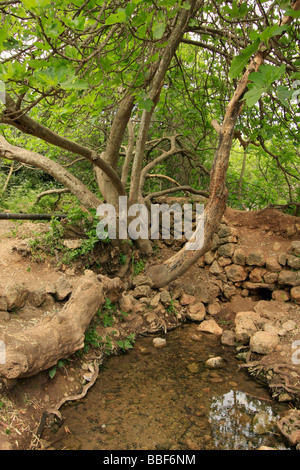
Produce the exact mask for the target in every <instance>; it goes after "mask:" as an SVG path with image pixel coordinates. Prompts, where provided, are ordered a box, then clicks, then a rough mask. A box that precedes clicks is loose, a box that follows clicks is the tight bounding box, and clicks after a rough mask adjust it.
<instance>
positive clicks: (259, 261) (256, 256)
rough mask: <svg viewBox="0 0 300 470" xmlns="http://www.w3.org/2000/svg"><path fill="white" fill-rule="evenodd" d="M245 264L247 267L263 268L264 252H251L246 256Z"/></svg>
mask: <svg viewBox="0 0 300 470" xmlns="http://www.w3.org/2000/svg"><path fill="white" fill-rule="evenodd" d="M246 264H248V266H264V264H265V256H264V252H263V251H262V250H254V251H251V252H250V253H249V254H248V255H247V256H246Z"/></svg>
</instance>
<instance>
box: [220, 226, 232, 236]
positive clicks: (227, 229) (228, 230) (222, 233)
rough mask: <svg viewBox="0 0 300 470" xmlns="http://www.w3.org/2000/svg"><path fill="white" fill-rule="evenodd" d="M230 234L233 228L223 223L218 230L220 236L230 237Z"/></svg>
mask: <svg viewBox="0 0 300 470" xmlns="http://www.w3.org/2000/svg"><path fill="white" fill-rule="evenodd" d="M230 235H232V229H231V228H230V227H228V226H227V225H225V224H221V225H220V228H219V231H218V237H220V238H224V237H229V236H230Z"/></svg>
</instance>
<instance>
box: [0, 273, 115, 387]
mask: <svg viewBox="0 0 300 470" xmlns="http://www.w3.org/2000/svg"><path fill="white" fill-rule="evenodd" d="M117 281H118V282H117ZM117 281H116V280H112V281H111V280H110V279H108V278H107V279H105V278H103V279H102V280H101V279H100V280H98V278H97V276H96V275H95V274H94V273H93V272H92V271H86V272H85V275H84V276H82V278H81V279H80V281H79V283H78V285H77V287H76V288H75V290H74V291H73V293H72V295H71V298H70V300H69V301H68V302H67V303H66V304H65V306H64V307H63V308H62V310H61V311H60V312H59V313H57V314H56V315H54V316H53V317H52V318H51V319H50V320H49V319H48V320H44V321H43V322H41V323H40V324H38V325H36V326H33V327H30V328H27V329H26V330H24V331H22V332H17V333H15V334H13V333H6V334H1V340H2V341H3V342H4V344H5V363H4V364H0V377H4V378H7V379H16V378H22V377H30V376H32V375H35V374H37V373H39V372H41V371H43V370H46V369H49V368H50V367H53V366H54V365H55V364H56V363H57V361H58V360H59V359H63V358H67V357H70V356H71V355H72V354H74V353H75V352H76V351H78V350H80V349H82V348H83V346H84V338H85V331H86V329H87V327H88V325H89V324H90V322H91V320H92V318H93V317H94V315H95V314H96V313H97V311H98V309H99V308H100V307H101V305H103V304H104V303H105V298H106V296H108V295H109V294H108V293H109V291H110V290H111V288H112V290H114V291H116V289H117V288H118V289H121V287H122V286H121V281H120V280H117ZM111 284H112V286H111ZM117 284H118V285H117Z"/></svg>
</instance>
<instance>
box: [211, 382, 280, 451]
mask: <svg viewBox="0 0 300 470" xmlns="http://www.w3.org/2000/svg"><path fill="white" fill-rule="evenodd" d="M277 419H278V416H277V414H276V413H275V412H274V411H273V409H272V407H271V406H269V405H266V404H265V403H264V402H262V401H261V400H258V399H255V398H252V397H249V396H248V395H247V394H246V393H244V392H241V391H239V390H230V391H229V392H228V393H225V394H224V395H221V396H215V397H213V398H212V402H211V407H210V413H209V423H210V425H211V428H212V436H213V442H214V445H215V446H216V447H217V448H222V449H225V450H226V449H227V450H229V449H235V450H243V449H255V448H257V447H258V446H260V445H261V444H264V445H266V439H268V436H266V435H269V437H270V439H269V440H270V444H271V443H272V442H271V441H272V435H273V434H274V433H275V431H276V420H277ZM277 448H278V444H277ZM282 448H283V447H282Z"/></svg>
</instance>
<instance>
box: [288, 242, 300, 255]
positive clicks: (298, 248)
mask: <svg viewBox="0 0 300 470" xmlns="http://www.w3.org/2000/svg"><path fill="white" fill-rule="evenodd" d="M289 252H290V253H292V254H293V255H296V256H299V255H300V241H298V240H297V241H294V242H293V243H292V244H291V246H290V248H289Z"/></svg>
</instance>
